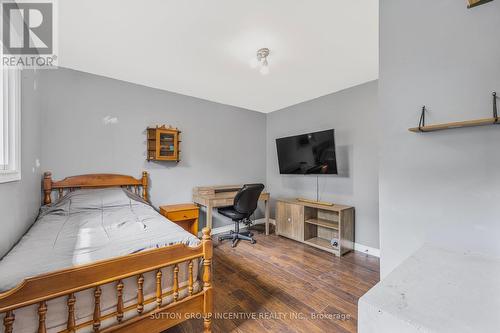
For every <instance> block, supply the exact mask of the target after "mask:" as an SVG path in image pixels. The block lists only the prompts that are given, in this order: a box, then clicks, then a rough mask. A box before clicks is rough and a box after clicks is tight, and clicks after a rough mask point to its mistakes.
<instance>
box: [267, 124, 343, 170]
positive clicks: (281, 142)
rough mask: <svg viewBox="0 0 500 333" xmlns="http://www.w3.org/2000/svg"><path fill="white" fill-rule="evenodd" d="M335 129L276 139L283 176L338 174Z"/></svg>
mask: <svg viewBox="0 0 500 333" xmlns="http://www.w3.org/2000/svg"><path fill="white" fill-rule="evenodd" d="M334 133H335V131H334V130H333V129H331V130H327V131H321V132H315V133H308V134H302V135H296V136H290V137H286V138H280V139H276V147H277V149H278V163H279V168H280V173H281V174H301V175H307V174H337V159H336V156H335V136H334Z"/></svg>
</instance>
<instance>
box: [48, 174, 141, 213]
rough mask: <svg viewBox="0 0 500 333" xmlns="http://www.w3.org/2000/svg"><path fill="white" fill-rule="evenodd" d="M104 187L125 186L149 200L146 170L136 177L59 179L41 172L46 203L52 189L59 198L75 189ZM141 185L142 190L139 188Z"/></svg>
mask: <svg viewBox="0 0 500 333" xmlns="http://www.w3.org/2000/svg"><path fill="white" fill-rule="evenodd" d="M104 187H125V188H128V189H130V190H132V191H134V192H135V193H136V194H138V195H140V196H141V197H142V198H143V199H144V200H146V201H149V198H148V173H147V172H146V171H144V172H143V173H142V177H141V178H138V179H136V178H134V177H132V176H126V175H115V174H89V175H81V176H72V177H67V178H64V179H63V180H60V181H53V180H52V173H51V172H45V173H44V174H43V204H44V205H48V204H50V203H51V202H52V191H57V192H58V194H59V198H60V197H62V196H63V195H64V194H65V192H68V191H73V190H75V189H81V188H104ZM141 187H142V191H141V190H140V189H141Z"/></svg>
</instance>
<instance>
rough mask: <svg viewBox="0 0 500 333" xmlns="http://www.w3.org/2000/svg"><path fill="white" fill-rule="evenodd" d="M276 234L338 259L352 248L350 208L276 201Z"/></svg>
mask: <svg viewBox="0 0 500 333" xmlns="http://www.w3.org/2000/svg"><path fill="white" fill-rule="evenodd" d="M276 234H277V235H280V236H284V237H287V238H291V239H294V240H296V241H299V242H302V243H304V244H308V245H310V246H313V247H316V248H318V249H321V250H325V251H328V252H331V253H333V254H335V255H337V256H341V255H343V254H345V253H347V252H349V251H351V250H353V249H354V207H350V206H344V205H332V206H325V205H318V204H317V203H314V202H307V201H302V200H297V199H281V200H278V202H277V204H276Z"/></svg>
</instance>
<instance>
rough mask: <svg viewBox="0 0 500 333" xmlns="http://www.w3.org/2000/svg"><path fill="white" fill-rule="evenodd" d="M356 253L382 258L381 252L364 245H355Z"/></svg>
mask: <svg viewBox="0 0 500 333" xmlns="http://www.w3.org/2000/svg"><path fill="white" fill-rule="evenodd" d="M354 251H358V252H363V253H366V254H369V255H371V256H375V257H377V258H380V250H379V249H376V248H373V247H369V246H365V245H362V244H358V243H354Z"/></svg>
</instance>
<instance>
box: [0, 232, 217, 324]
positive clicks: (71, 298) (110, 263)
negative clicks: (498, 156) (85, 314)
mask: <svg viewBox="0 0 500 333" xmlns="http://www.w3.org/2000/svg"><path fill="white" fill-rule="evenodd" d="M199 258H201V259H202V260H203V271H202V283H203V288H202V290H200V291H199V292H196V293H195V292H194V288H193V284H194V282H195V281H196V277H195V276H193V265H195V264H196V262H197V261H198V259H199ZM182 262H188V263H189V282H188V295H187V296H186V297H184V298H182V299H179V277H178V274H179V266H178V265H179V264H180V263H182ZM211 265H212V240H211V238H210V229H208V228H205V229H203V238H202V241H201V245H200V246H198V247H195V248H192V247H187V246H185V245H183V244H178V245H172V246H168V247H164V248H160V249H155V250H149V251H144V252H139V253H136V254H132V255H128V256H123V257H118V258H113V259H110V260H104V261H99V262H95V263H92V264H89V265H84V266H78V267H73V268H69V269H64V270H60V271H56V272H52V273H48V274H44V275H40V276H36V277H32V278H28V279H26V280H24V281H23V282H22V283H21V284H20V285H19V286H18V287H16V288H14V289H12V290H9V291H7V292H5V293H2V294H0V313H2V314H5V317H4V321H3V325H4V328H5V332H6V333H11V332H15V327H16V319H15V313H16V310H17V309H20V308H23V307H26V306H30V305H33V304H38V319H39V326H38V332H39V333H45V332H46V331H47V328H46V315H47V312H50V310H51V309H50V308H48V307H47V301H48V300H51V299H55V298H59V297H65V298H66V303H67V318H68V319H67V323H66V326H67V328H66V330H64V331H63V332H76V331H77V330H79V329H82V328H85V327H92V328H93V330H94V331H95V332H116V331H120V332H161V331H163V330H165V329H167V328H169V327H172V326H174V325H176V324H178V323H180V322H182V321H183V320H185V319H187V318H188V317H189V316H188V315H189V314H193V313H194V314H201V315H202V316H203V320H204V331H205V332H211V321H212V311H213V305H212V303H213V299H212V293H213V292H212V275H211ZM169 266H173V289H172V291H173V301H172V302H171V303H169V304H166V305H164V304H163V298H164V297H165V296H166V295H165V294H163V291H162V290H163V289H162V279H161V278H162V271H161V269H162V268H165V267H169ZM151 271H154V272H156V275H155V277H156V295H155V297H152V298H149V299H145V298H144V294H143V284H144V276H143V275H144V274H145V273H147V272H151ZM130 277H136V278H137V300H136V302H135V304H133V305H131V306H128V307H124V301H123V288H124V284H123V282H122V281H123V280H124V279H126V278H130ZM109 283H116V290H117V293H116V295H117V300H116V310H115V311H114V312H113V313H111V314H106V315H105V316H104V315H102V314H101V299H100V297H101V293H102V292H101V286H103V285H105V284H109ZM82 290H93V295H94V311H93V313H94V314H93V319H92V320H91V321H88V322H85V323H78V324H77V323H76V321H75V304H77V303H78V299H77V297H76V296H75V293H77V292H79V291H82ZM151 303H153V304H156V305H155V308H154V309H153V310H151V311H147V312H146V311H145V305H147V304H151ZM134 308H135V311H136V315H135V316H134V317H132V318H130V319H127V320H124V319H123V318H124V313H125V312H128V311H130V310H134ZM173 313H175V314H178V315H176V316H172V314H173ZM162 314H164V315H162ZM112 317H115V320H116V322H115V324H114V325H112V326H110V327H106V328H103V329H101V322H102V321H103V320H106V319H109V318H112Z"/></svg>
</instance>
